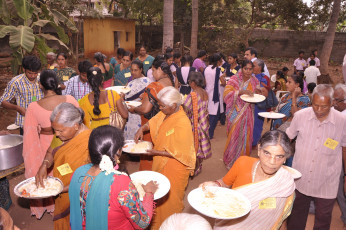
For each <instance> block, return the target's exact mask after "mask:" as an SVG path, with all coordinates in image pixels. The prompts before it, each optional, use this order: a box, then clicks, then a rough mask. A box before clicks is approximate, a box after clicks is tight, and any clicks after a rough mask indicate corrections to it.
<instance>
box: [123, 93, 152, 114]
mask: <svg viewBox="0 0 346 230" xmlns="http://www.w3.org/2000/svg"><path fill="white" fill-rule="evenodd" d="M152 108H153V105H152V104H151V103H150V101H149V98H148V97H145V98H144V99H143V100H142V104H141V105H140V106H138V107H132V108H131V109H129V111H130V112H131V113H137V114H139V115H143V114H146V113H149V112H150V111H151V109H152Z"/></svg>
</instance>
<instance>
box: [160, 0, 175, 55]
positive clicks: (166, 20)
mask: <svg viewBox="0 0 346 230" xmlns="http://www.w3.org/2000/svg"><path fill="white" fill-rule="evenodd" d="M173 7H174V0H164V2H163V41H162V52H163V53H164V51H165V49H166V48H167V47H171V48H173V43H174V27H173Z"/></svg>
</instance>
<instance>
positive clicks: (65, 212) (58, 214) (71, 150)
mask: <svg viewBox="0 0 346 230" xmlns="http://www.w3.org/2000/svg"><path fill="white" fill-rule="evenodd" d="M90 133H91V130H89V129H88V130H85V131H83V132H81V133H80V134H78V135H77V136H75V137H74V138H73V139H71V140H70V141H69V142H67V143H65V144H63V145H62V146H60V147H57V148H55V149H54V150H53V154H54V168H53V176H54V177H57V178H59V179H60V180H61V181H62V182H63V184H64V186H67V185H69V184H70V180H71V176H72V174H71V173H68V174H66V175H61V174H60V172H59V170H58V167H59V166H61V165H64V164H68V166H69V167H70V168H71V170H72V173H73V172H75V171H76V169H77V168H79V167H80V166H82V165H85V164H87V163H88V162H89V150H88V142H89V136H90ZM69 214H70V200H69V197H68V193H61V194H59V196H58V197H57V198H56V199H55V211H54V218H53V220H54V229H66V228H67V229H68V228H69Z"/></svg>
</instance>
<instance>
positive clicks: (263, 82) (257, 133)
mask: <svg viewBox="0 0 346 230" xmlns="http://www.w3.org/2000/svg"><path fill="white" fill-rule="evenodd" d="M253 64H254V68H253V73H254V74H255V77H256V78H257V79H258V81H259V82H260V87H261V88H262V90H263V95H264V96H266V97H267V96H268V92H269V91H270V90H271V86H270V80H269V77H268V76H267V75H265V73H264V61H263V60H261V59H256V60H254V62H253ZM266 111H267V109H266V108H259V107H258V106H257V104H256V105H255V112H254V127H253V140H252V146H253V147H255V146H256V145H257V143H258V141H259V139H260V138H261V134H262V130H263V123H264V118H263V117H261V116H259V115H258V113H260V112H266Z"/></svg>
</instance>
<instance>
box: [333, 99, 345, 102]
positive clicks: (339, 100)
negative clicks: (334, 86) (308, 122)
mask: <svg viewBox="0 0 346 230" xmlns="http://www.w3.org/2000/svg"><path fill="white" fill-rule="evenodd" d="M333 100H334V101H336V103H341V102H344V101H345V100H346V99H337V98H334V99H333Z"/></svg>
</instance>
